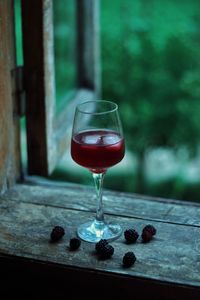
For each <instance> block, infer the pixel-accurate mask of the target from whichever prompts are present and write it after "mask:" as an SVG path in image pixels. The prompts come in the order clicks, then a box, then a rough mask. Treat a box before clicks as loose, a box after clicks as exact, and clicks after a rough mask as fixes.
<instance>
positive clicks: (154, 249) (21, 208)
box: [0, 184, 200, 299]
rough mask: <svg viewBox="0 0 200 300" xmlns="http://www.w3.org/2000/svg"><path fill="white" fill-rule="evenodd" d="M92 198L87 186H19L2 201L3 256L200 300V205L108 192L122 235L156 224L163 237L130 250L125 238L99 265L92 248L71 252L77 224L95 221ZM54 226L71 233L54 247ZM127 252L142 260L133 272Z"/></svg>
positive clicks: (109, 206) (112, 216)
mask: <svg viewBox="0 0 200 300" xmlns="http://www.w3.org/2000/svg"><path fill="white" fill-rule="evenodd" d="M70 186H71V187H70ZM91 195H92V191H91V190H89V192H88V189H87V188H86V187H81V186H78V185H69V186H67V185H66V188H63V187H61V186H59V185H58V186H56V184H55V186H53V185H52V186H51V187H50V186H45V185H42V186H37V185H26V184H23V185H21V184H20V185H16V186H15V187H14V188H12V189H11V190H10V191H9V192H7V193H6V194H5V195H4V196H2V197H1V198H0V215H1V227H0V255H1V257H2V256H3V257H19V258H24V259H31V260H34V261H40V262H43V263H45V264H56V265H59V266H60V267H62V268H66V269H67V268H72V269H73V268H75V269H77V268H78V269H79V270H80V269H81V270H82V271H85V272H86V271H87V270H89V272H94V271H95V272H96V273H98V272H100V274H104V275H106V274H107V275H108V274H110V276H114V277H118V276H119V277H120V278H123V279H124V280H125V279H127V280H128V282H129V285H128V286H129V289H130V290H131V288H132V287H133V285H134V282H135V281H134V280H136V281H137V280H144V281H146V282H149V280H150V282H151V281H152V282H154V284H155V283H157V284H160V283H162V284H170V285H171V286H177V288H180V289H181V288H186V289H189V290H190V289H195V292H192V294H191V295H190V299H198V298H191V296H192V295H193V296H194V295H198V296H200V224H199V222H198V220H199V219H200V206H198V205H196V206H195V207H193V206H192V205H187V203H184V204H183V205H180V204H176V205H174V204H172V203H171V204H170V203H165V202H164V200H163V202H162V201H161V200H160V201H153V199H152V200H145V198H144V199H140V200H139V199H137V198H135V197H134V196H130V195H129V196H128V197H125V194H123V195H122V194H121V195H120V194H119V195H117V193H112V192H109V193H108V200H107V205H106V206H107V208H106V211H108V213H109V215H107V218H108V219H109V220H111V221H117V222H119V223H120V224H121V225H122V227H123V230H125V229H126V228H128V227H134V228H135V229H136V230H138V231H139V233H141V230H142V228H143V226H144V225H146V224H148V223H149V222H151V224H153V225H155V227H156V228H157V231H158V233H157V235H156V237H155V238H154V239H153V240H152V241H151V242H150V243H148V244H144V243H142V242H141V240H139V241H138V242H137V243H136V244H134V245H127V244H126V243H124V238H123V236H121V237H120V238H119V239H118V240H117V241H114V242H112V245H113V246H114V247H115V253H114V255H113V258H112V259H110V260H98V259H97V257H96V255H95V254H94V245H93V244H90V243H86V242H82V244H81V249H80V250H79V251H76V252H71V251H69V250H68V245H69V240H70V238H71V237H73V236H75V234H76V228H77V226H78V224H80V223H82V222H84V221H86V220H88V219H91V218H92V217H93V216H94V213H93V212H92V211H93V210H94V206H95V205H94V201H92V200H91ZM173 207H174V208H173ZM185 214H187V218H185ZM192 214H194V220H195V221H194V222H193V221H192ZM162 218H163V220H162ZM55 225H61V226H63V227H64V228H65V230H66V234H65V236H64V237H63V239H62V240H61V241H60V242H59V243H57V244H51V243H49V235H50V232H51V229H52V227H53V226H55ZM127 251H134V253H135V254H136V257H137V261H136V263H135V265H134V266H133V267H131V268H129V269H124V268H122V257H123V254H124V253H125V252H127ZM125 281H126V280H125ZM186 295H187V297H188V294H187V293H186ZM195 297H196V296H195ZM154 299H156V298H154ZM166 299H167V298H166ZM169 299H178V298H169ZM182 299H186V298H184V297H183V298H182Z"/></svg>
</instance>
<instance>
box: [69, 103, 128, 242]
mask: <svg viewBox="0 0 200 300" xmlns="http://www.w3.org/2000/svg"><path fill="white" fill-rule="evenodd" d="M124 152H125V144H124V138H123V132H122V127H121V122H120V118H119V114H118V106H117V104H116V103H114V102H111V101H105V100H99V101H87V102H84V103H81V104H79V105H78V106H77V107H76V110H75V115H74V122H73V129H72V140H71V156H72V158H73V160H74V161H75V162H76V163H77V164H79V165H81V166H83V167H85V168H87V169H89V170H90V172H91V173H92V175H93V178H94V183H95V188H96V198H97V208H96V217H95V219H94V220H92V221H88V222H86V223H85V224H81V225H80V226H79V227H78V229H77V234H78V236H79V237H80V238H81V239H83V240H85V241H87V242H93V243H95V242H98V241H99V240H100V239H107V240H114V239H116V238H118V237H119V236H120V235H121V232H122V229H121V226H120V225H119V224H111V223H108V222H107V221H106V220H105V217H104V211H103V202H102V185H103V179H104V176H105V173H106V171H107V169H108V168H110V167H112V166H114V165H116V164H117V163H119V162H120V161H121V160H122V159H123V157H124Z"/></svg>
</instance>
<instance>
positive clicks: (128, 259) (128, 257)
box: [123, 252, 136, 268]
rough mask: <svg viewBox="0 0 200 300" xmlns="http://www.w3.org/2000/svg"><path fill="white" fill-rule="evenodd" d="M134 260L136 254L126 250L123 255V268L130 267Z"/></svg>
mask: <svg viewBox="0 0 200 300" xmlns="http://www.w3.org/2000/svg"><path fill="white" fill-rule="evenodd" d="M135 261H136V256H135V254H134V253H133V252H127V253H125V254H124V256H123V266H124V267H125V268H128V267H131V266H132V265H133V264H134V263H135Z"/></svg>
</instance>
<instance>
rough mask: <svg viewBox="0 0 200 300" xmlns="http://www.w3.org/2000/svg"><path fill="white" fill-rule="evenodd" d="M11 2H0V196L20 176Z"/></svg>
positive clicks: (5, 0) (9, 0) (3, 0)
mask: <svg viewBox="0 0 200 300" xmlns="http://www.w3.org/2000/svg"><path fill="white" fill-rule="evenodd" d="M15 66H16V64H15V34H14V12H13V1H11V0H2V1H0V129H1V130H0V193H1V192H4V191H5V190H6V189H7V187H9V186H11V185H13V183H14V182H15V181H16V179H18V178H19V176H20V145H19V116H18V115H17V113H16V111H17V108H16V94H15V78H14V77H13V72H12V71H13V69H14V68H15Z"/></svg>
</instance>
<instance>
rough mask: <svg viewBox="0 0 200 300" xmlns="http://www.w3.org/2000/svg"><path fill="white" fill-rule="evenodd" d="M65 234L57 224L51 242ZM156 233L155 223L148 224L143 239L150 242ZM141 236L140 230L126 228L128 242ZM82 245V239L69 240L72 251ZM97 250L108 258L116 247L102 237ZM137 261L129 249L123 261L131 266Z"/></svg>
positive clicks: (126, 265)
mask: <svg viewBox="0 0 200 300" xmlns="http://www.w3.org/2000/svg"><path fill="white" fill-rule="evenodd" d="M64 234H65V230H64V228H63V227H61V226H55V227H54V228H53V229H52V231H51V235H50V241H51V242H57V241H59V240H60V239H61V238H62V237H63V235H64ZM155 234H156V228H155V227H154V226H153V225H150V224H148V225H146V226H145V227H144V228H143V230H142V234H141V238H142V241H143V242H144V243H147V242H149V241H150V240H151V239H152V238H153V236H154V235H155ZM138 237H139V234H138V232H137V231H136V230H135V229H126V230H125V231H124V238H125V240H126V242H127V244H132V243H135V242H136V241H137V239H138ZM80 245H81V240H80V239H78V238H76V237H74V238H71V239H70V242H69V249H70V250H71V251H75V250H77V249H78V248H79V247H80ZM95 250H96V253H97V255H98V256H99V257H100V258H101V259H108V258H111V257H112V255H113V254H114V247H113V246H111V245H110V244H109V243H108V241H107V240H106V239H101V240H100V241H99V242H97V243H96V244H95ZM135 261H136V256H135V254H134V253H133V252H131V251H129V252H127V253H125V254H124V256H123V259H122V263H123V266H124V267H126V268H127V267H130V266H132V265H133V264H134V263H135Z"/></svg>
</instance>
